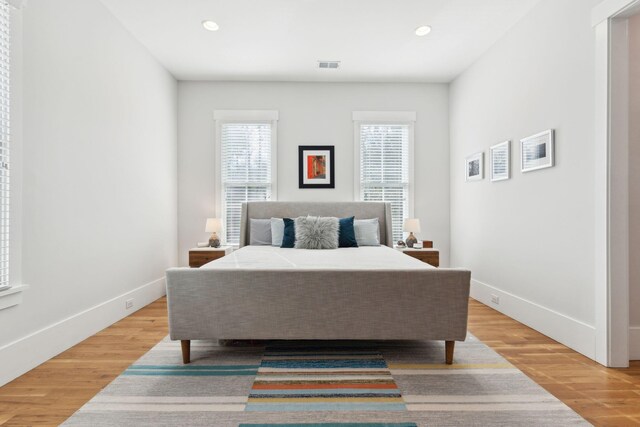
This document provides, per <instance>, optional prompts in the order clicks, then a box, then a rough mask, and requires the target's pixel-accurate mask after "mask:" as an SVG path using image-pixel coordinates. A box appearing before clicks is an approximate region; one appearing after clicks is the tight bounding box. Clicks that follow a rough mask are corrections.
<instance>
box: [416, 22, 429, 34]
mask: <svg viewBox="0 0 640 427" xmlns="http://www.w3.org/2000/svg"><path fill="white" fill-rule="evenodd" d="M430 32H431V27H430V26H428V25H423V26H421V27H418V28H416V36H420V37H422V36H426V35H427V34H429V33H430Z"/></svg>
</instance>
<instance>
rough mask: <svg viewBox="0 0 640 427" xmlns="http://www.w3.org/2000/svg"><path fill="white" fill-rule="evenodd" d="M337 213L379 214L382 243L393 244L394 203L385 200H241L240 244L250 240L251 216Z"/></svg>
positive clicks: (262, 217) (338, 215) (370, 216)
mask: <svg viewBox="0 0 640 427" xmlns="http://www.w3.org/2000/svg"><path fill="white" fill-rule="evenodd" d="M306 215H314V216H334V217H338V218H345V217H350V216H355V217H356V219H369V218H378V221H379V223H380V244H381V245H387V246H389V247H393V234H392V232H391V225H392V223H391V203H385V202H247V203H243V204H242V216H241V217H240V247H243V246H246V245H248V244H249V242H250V241H251V239H250V236H249V232H250V227H249V219H251V218H254V219H267V218H297V217H299V216H306Z"/></svg>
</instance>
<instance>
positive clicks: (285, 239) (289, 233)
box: [280, 218, 296, 248]
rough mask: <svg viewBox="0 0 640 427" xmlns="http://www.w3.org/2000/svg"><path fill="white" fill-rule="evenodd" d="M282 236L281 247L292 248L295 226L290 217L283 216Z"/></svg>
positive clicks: (294, 239) (294, 238)
mask: <svg viewBox="0 0 640 427" xmlns="http://www.w3.org/2000/svg"><path fill="white" fill-rule="evenodd" d="M282 220H283V221H284V236H282V245H281V246H280V247H281V248H293V247H295V245H296V226H295V224H296V223H295V222H294V220H292V219H291V218H283V219H282Z"/></svg>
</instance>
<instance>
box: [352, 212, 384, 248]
mask: <svg viewBox="0 0 640 427" xmlns="http://www.w3.org/2000/svg"><path fill="white" fill-rule="evenodd" d="M353 228H354V230H355V232H356V242H358V246H380V225H379V224H378V218H372V219H356V220H355V221H353Z"/></svg>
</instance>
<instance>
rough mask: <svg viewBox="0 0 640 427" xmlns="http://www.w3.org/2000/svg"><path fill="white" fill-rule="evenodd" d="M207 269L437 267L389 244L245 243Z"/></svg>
mask: <svg viewBox="0 0 640 427" xmlns="http://www.w3.org/2000/svg"><path fill="white" fill-rule="evenodd" d="M200 268H206V269H215V270H217V269H240V268H242V269H259V270H268V269H278V270H281V269H289V270H317V269H327V270H372V269H378V270H424V269H430V268H434V267H432V266H430V265H429V264H426V263H424V262H422V261H419V260H417V259H415V258H413V257H410V256H408V255H405V254H403V253H402V252H400V251H398V250H395V249H392V248H389V247H388V246H363V247H359V248H339V249H325V250H318V249H316V250H310V249H289V248H278V247H273V246H245V247H243V248H241V249H238V250H236V251H233V252H232V253H231V254H230V255H227V256H225V257H222V258H219V259H217V260H215V261H211V262H210V263H208V264H205V265H203V266H202V267H200Z"/></svg>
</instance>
